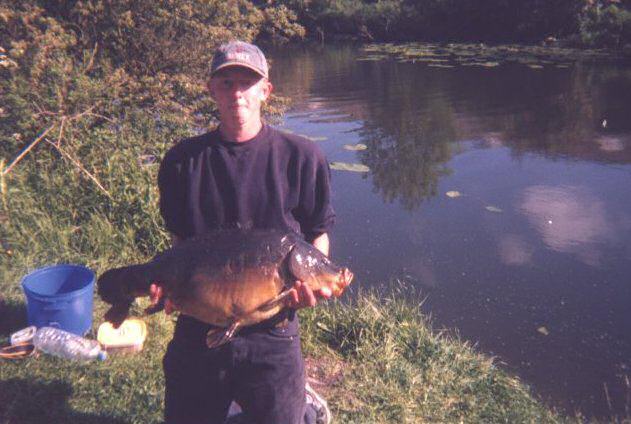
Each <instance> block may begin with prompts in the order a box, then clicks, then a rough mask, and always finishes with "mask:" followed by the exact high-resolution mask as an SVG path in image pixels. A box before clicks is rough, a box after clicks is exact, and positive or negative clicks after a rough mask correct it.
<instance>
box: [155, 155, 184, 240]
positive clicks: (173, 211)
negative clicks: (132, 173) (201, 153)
mask: <svg viewBox="0 0 631 424" xmlns="http://www.w3.org/2000/svg"><path fill="white" fill-rule="evenodd" d="M180 171H181V165H180V164H178V163H177V161H175V160H174V155H173V152H172V151H169V152H167V154H166V155H165V157H164V159H163V160H162V162H161V163H160V170H159V171H158V190H159V191H160V214H161V215H162V218H163V219H164V224H165V227H166V229H167V230H168V231H169V232H170V233H172V234H175V235H177V236H180V237H183V236H184V233H185V231H184V228H185V227H184V223H183V222H181V220H182V217H184V216H185V215H184V211H183V210H182V208H183V207H184V204H185V199H184V188H183V185H182V184H181V172H180Z"/></svg>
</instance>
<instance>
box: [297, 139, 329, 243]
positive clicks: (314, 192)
mask: <svg viewBox="0 0 631 424" xmlns="http://www.w3.org/2000/svg"><path fill="white" fill-rule="evenodd" d="M309 159H310V160H307V161H306V163H305V165H304V167H303V170H302V175H301V184H300V186H301V193H300V201H299V205H298V208H297V210H296V213H295V216H296V220H297V221H298V222H299V223H300V230H301V232H302V233H303V234H304V235H305V238H306V239H307V240H308V241H311V240H313V239H315V238H316V237H318V236H319V235H320V234H324V233H328V232H329V231H330V230H331V228H332V227H333V224H334V223H335V212H334V210H333V207H332V205H331V170H330V168H329V164H328V162H327V160H326V157H325V156H324V154H323V153H322V152H321V151H320V150H319V149H317V150H315V152H314V153H313V154H312V155H310V158H309Z"/></svg>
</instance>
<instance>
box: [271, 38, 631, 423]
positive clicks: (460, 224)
mask: <svg viewBox="0 0 631 424" xmlns="http://www.w3.org/2000/svg"><path fill="white" fill-rule="evenodd" d="M355 57H356V51H355V50H354V47H352V46H350V47H349V46H342V47H339V48H338V47H332V48H324V49H320V48H317V49H315V50H309V49H305V50H298V51H293V52H291V53H288V52H283V53H282V54H280V55H276V56H274V58H275V61H274V66H273V68H272V73H273V75H272V79H273V80H274V81H275V84H276V87H277V88H278V89H279V91H280V92H281V94H284V95H287V96H290V97H293V98H295V99H296V100H297V102H296V104H295V107H294V112H293V115H291V116H293V118H290V121H291V122H289V124H290V127H291V129H293V130H294V131H295V132H296V133H303V134H308V135H310V136H326V140H324V141H321V142H319V143H321V144H320V145H321V146H322V148H323V149H324V150H325V152H326V154H327V157H328V158H329V160H331V161H341V162H361V163H362V164H364V165H367V166H368V167H369V168H370V169H371V172H370V173H369V174H368V175H365V174H362V175H359V174H356V173H350V172H344V171H334V173H333V179H332V181H333V185H334V186H333V190H334V195H335V196H336V198H335V206H336V210H337V212H338V217H339V221H338V225H337V226H336V228H335V230H334V233H333V238H332V240H333V245H332V249H333V252H334V255H335V256H336V257H343V258H344V262H345V263H350V264H351V265H352V267H353V269H354V270H355V269H356V270H357V279H358V281H361V284H362V285H372V284H374V285H379V284H380V283H384V282H387V280H388V278H392V277H395V278H402V279H406V280H408V281H412V282H413V283H414V284H417V285H418V287H420V288H421V289H422V290H423V291H424V293H426V294H427V295H428V298H427V301H426V302H425V303H424V305H425V307H427V308H428V309H427V310H428V311H429V312H430V313H431V314H432V316H433V317H434V319H435V320H436V323H437V325H438V326H439V327H442V326H445V327H447V328H450V329H453V328H455V329H457V331H458V332H459V333H460V335H461V336H462V337H463V338H464V339H467V340H470V341H471V342H472V343H474V344H476V345H478V346H479V348H480V349H481V350H483V351H485V352H488V353H491V354H493V355H497V356H498V357H499V358H501V360H502V361H504V362H505V363H506V364H507V365H506V367H508V368H509V369H511V370H513V371H515V372H516V373H517V374H518V375H520V376H521V377H523V378H524V379H525V380H526V381H527V382H528V383H531V384H533V386H534V387H535V389H536V392H537V393H538V394H539V395H541V396H542V397H543V398H545V399H552V400H554V404H555V405H557V406H562V407H567V408H568V410H569V411H570V412H571V411H572V410H573V409H575V408H580V409H581V410H582V411H583V413H584V414H585V415H587V416H591V415H596V416H600V417H610V416H611V415H612V414H615V413H622V414H624V411H625V410H624V408H625V399H626V397H625V396H628V389H625V386H624V381H625V380H624V378H625V376H627V375H630V376H631V374H630V373H629V369H630V368H629V364H628V362H629V360H628V358H630V357H631V335H630V334H631V333H629V331H628V330H629V328H631V315H630V314H629V313H628V311H629V305H631V285H629V283H628V276H629V275H631V203H630V202H631V198H630V197H629V195H628V193H629V187H630V186H631V165H629V164H631V120H630V119H628V117H629V116H631V71H630V69H629V68H622V67H617V68H616V67H611V66H598V65H596V66H584V65H581V64H576V65H575V66H573V67H571V68H569V69H556V68H553V69H548V68H546V69H543V70H533V69H529V68H524V67H518V66H498V67H495V68H491V69H480V68H475V69H472V68H466V69H463V68H453V69H437V68H430V67H427V66H425V65H422V64H418V63H417V64H411V63H397V62H394V61H383V62H358V61H355ZM274 72H275V73H276V74H274ZM357 143H362V144H365V145H366V146H367V149H366V150H363V151H348V150H346V149H344V145H345V144H357ZM452 190H457V191H459V192H461V193H462V196H460V197H458V198H450V197H448V196H445V195H444V194H445V193H446V192H448V191H452ZM488 206H494V207H495V208H496V209H488V208H487V207H488ZM493 210H495V211H496V213H493ZM500 210H501V212H497V211H500ZM542 326H545V327H546V329H547V330H548V331H549V333H548V335H543V334H542V333H540V332H538V331H537V329H538V328H540V327H542ZM604 383H606V384H607V385H608V387H609V395H610V398H611V399H610V400H611V404H612V405H613V406H612V407H611V408H610V407H609V404H608V403H607V399H605V396H604V394H603V389H602V388H603V384H604ZM625 390H626V391H625ZM627 406H628V402H627Z"/></svg>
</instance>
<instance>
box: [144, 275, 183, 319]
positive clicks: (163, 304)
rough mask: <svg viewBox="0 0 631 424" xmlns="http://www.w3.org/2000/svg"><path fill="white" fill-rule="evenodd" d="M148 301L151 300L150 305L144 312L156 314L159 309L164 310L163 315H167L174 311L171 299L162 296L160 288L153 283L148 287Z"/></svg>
mask: <svg viewBox="0 0 631 424" xmlns="http://www.w3.org/2000/svg"><path fill="white" fill-rule="evenodd" d="M149 299H150V300H151V305H149V307H148V308H147V309H146V311H151V312H158V311H159V310H160V309H164V313H165V314H167V315H169V314H171V313H173V311H175V310H176V309H175V305H174V304H173V302H171V299H169V298H168V297H165V296H164V293H163V291H162V286H160V285H159V284H156V283H153V284H152V285H150V286H149Z"/></svg>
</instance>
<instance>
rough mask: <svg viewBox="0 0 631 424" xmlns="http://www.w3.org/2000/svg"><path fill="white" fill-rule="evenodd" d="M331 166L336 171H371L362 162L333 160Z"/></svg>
mask: <svg viewBox="0 0 631 424" xmlns="http://www.w3.org/2000/svg"><path fill="white" fill-rule="evenodd" d="M330 166H331V169H335V170H336V171H351V172H370V168H368V167H367V166H366V165H362V164H361V163H346V162H331V163H330Z"/></svg>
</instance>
